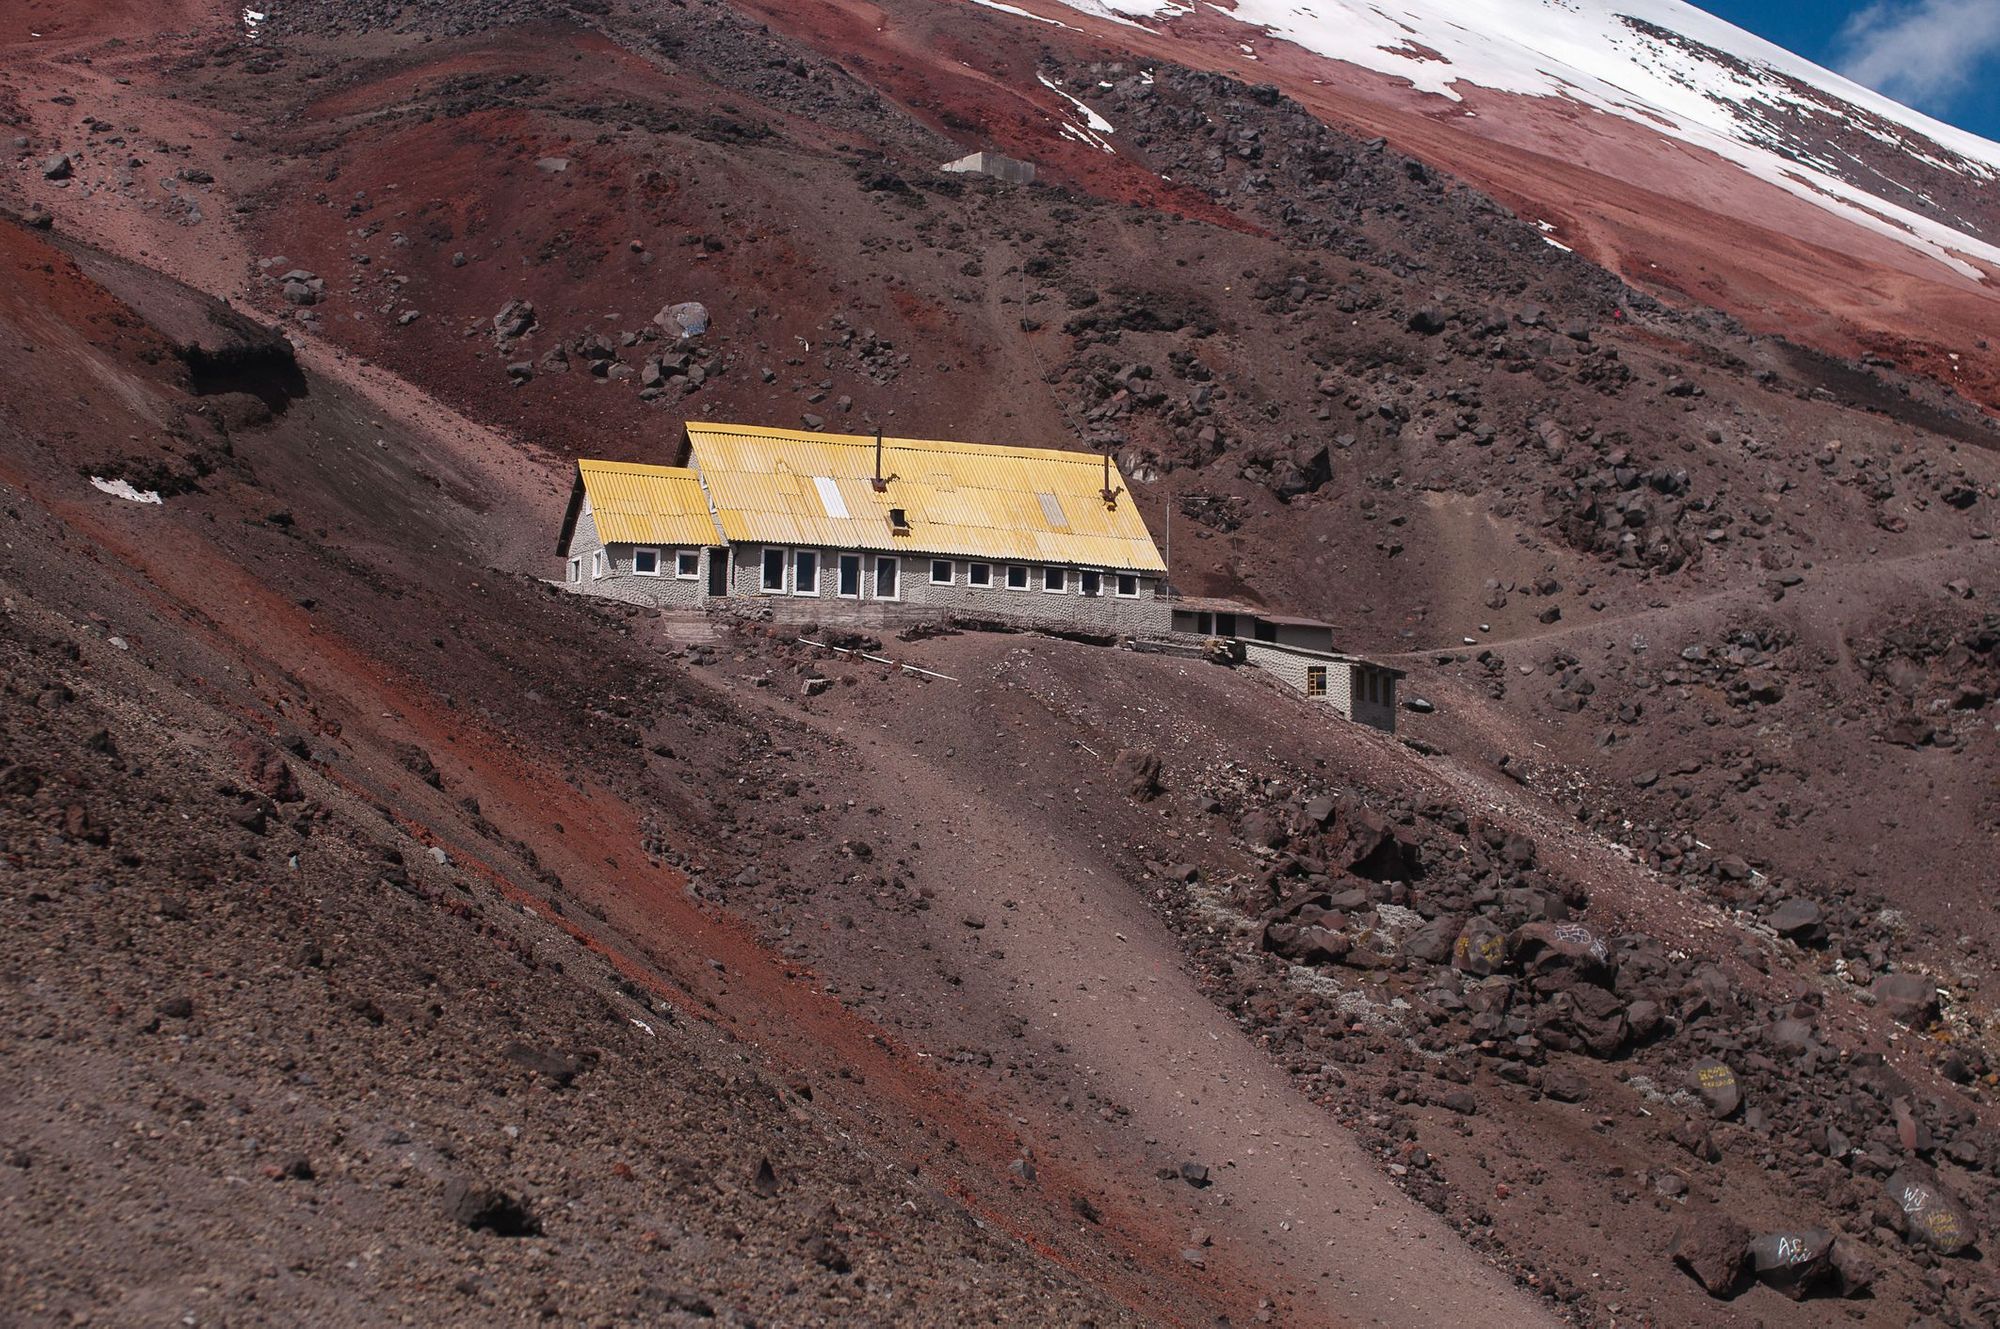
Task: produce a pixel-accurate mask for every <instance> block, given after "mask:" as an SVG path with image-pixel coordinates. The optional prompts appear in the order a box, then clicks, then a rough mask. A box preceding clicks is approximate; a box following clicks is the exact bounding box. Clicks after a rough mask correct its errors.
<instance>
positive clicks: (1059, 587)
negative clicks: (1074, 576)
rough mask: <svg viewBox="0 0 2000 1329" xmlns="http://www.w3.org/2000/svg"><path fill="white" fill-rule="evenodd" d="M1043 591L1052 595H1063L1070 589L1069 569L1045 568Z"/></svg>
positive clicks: (1043, 570) (1043, 571) (1043, 572)
mask: <svg viewBox="0 0 2000 1329" xmlns="http://www.w3.org/2000/svg"><path fill="white" fill-rule="evenodd" d="M1042 589H1043V590H1045V591H1047V592H1049V593H1050V594H1052V595H1061V594H1062V593H1063V592H1064V591H1067V590H1068V589H1069V569H1068V568H1043V569H1042Z"/></svg>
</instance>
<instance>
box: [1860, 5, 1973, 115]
mask: <svg viewBox="0 0 2000 1329" xmlns="http://www.w3.org/2000/svg"><path fill="white" fill-rule="evenodd" d="M1839 44H1840V48H1841V51H1842V53H1843V56H1842V59H1841V63H1840V72H1841V73H1843V74H1845V75H1847V76H1848V77H1849V78H1851V79H1853V80H1854V81H1855V82H1857V83H1861V84H1865V85H1866V86H1868V87H1871V88H1875V89H1877V90H1879V91H1881V92H1885V93H1887V94H1888V95H1889V96H1891V97H1895V98H1897V99H1898V100H1901V101H1905V102H1910V103H1912V104H1916V105H1928V106H1929V107H1931V108H1932V109H1937V108H1940V107H1943V106H1948V105H1949V104H1950V103H1951V102H1952V100H1953V99H1954V98H1956V97H1957V96H1958V94H1960V93H1961V92H1963V91H1964V90H1965V89H1966V88H1967V87H1968V86H1969V85H1970V84H1971V83H1972V81H1973V79H1974V78H1976V77H1978V76H1980V74H1981V72H1982V67H1983V66H1984V65H1985V64H1986V62H1987V61H1989V60H1991V59H1993V58H1994V57H1996V56H2000V2H1996V0H1876V3H1874V4H1871V5H1869V6H1868V7H1867V8H1866V9H1863V10H1861V11H1860V12H1858V13H1857V14H1855V15H1854V17H1853V18H1851V19H1849V20H1848V21H1847V23H1846V25H1845V26H1844V27H1842V29H1841V31H1840V38H1839Z"/></svg>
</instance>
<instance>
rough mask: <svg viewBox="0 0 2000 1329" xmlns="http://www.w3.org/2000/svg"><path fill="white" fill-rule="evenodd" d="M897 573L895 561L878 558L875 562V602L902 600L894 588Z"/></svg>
mask: <svg viewBox="0 0 2000 1329" xmlns="http://www.w3.org/2000/svg"><path fill="white" fill-rule="evenodd" d="M898 571H899V567H898V564H897V561H896V560H895V559H893V558H878V559H876V560H875V598H876V599H877V600H899V599H901V598H902V595H901V593H900V592H899V591H898V590H897V588H896V576H897V572H898Z"/></svg>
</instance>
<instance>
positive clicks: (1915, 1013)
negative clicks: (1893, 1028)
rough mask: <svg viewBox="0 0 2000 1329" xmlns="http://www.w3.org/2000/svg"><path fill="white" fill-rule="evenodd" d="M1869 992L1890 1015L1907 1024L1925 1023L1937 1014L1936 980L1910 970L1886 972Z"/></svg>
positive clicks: (1919, 1024)
mask: <svg viewBox="0 0 2000 1329" xmlns="http://www.w3.org/2000/svg"><path fill="white" fill-rule="evenodd" d="M1869 992H1870V993H1871V994H1872V995H1873V996H1874V998H1875V1001H1876V1003H1877V1004H1878V1005H1880V1006H1881V1007H1882V1009H1883V1010H1884V1011H1886V1012H1888V1014H1889V1017H1890V1018H1891V1019H1893V1020H1897V1021H1899V1022H1901V1023H1903V1024H1907V1025H1918V1026H1921V1025H1926V1024H1929V1023H1930V1022H1931V1020H1932V1019H1933V1018H1934V1017H1935V1016H1936V1015H1937V1012H1938V994H1937V984H1936V983H1934V982H1933V981H1931V980H1930V979H1929V978H1926V977H1925V976H1924V975H1922V974H1917V973H1911V972H1909V971H1907V970H1905V971H1902V972H1899V973H1894V974H1884V975H1882V977H1880V978H1878V979H1876V980H1875V984H1874V986H1873V987H1871V988H1870V989H1869Z"/></svg>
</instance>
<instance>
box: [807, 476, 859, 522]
mask: <svg viewBox="0 0 2000 1329" xmlns="http://www.w3.org/2000/svg"><path fill="white" fill-rule="evenodd" d="M813 488H815V489H817V490H819V501H820V506H822V507H824V508H825V509H826V515H827V516H829V517H837V518H839V519H841V520H842V521H845V520H846V519H847V518H848V517H849V516H851V515H853V514H851V513H849V512H848V510H847V499H846V498H845V497H843V496H842V495H841V492H840V486H839V485H837V484H835V483H834V482H833V481H832V480H830V479H828V478H827V477H826V476H824V475H815V476H814V477H813Z"/></svg>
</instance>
